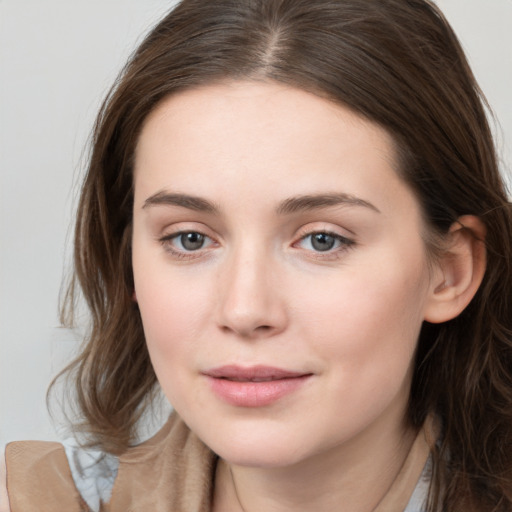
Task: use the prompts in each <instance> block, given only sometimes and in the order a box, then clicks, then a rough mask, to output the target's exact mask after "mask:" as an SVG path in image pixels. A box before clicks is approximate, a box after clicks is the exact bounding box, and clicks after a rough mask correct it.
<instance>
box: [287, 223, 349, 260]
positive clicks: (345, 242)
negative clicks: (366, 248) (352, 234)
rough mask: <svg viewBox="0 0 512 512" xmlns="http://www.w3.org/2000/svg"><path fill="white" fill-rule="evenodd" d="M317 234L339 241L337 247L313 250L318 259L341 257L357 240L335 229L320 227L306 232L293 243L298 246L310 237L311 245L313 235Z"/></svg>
mask: <svg viewBox="0 0 512 512" xmlns="http://www.w3.org/2000/svg"><path fill="white" fill-rule="evenodd" d="M315 235H326V236H329V237H332V238H333V239H334V241H335V243H336V242H337V243H338V246H337V247H333V248H331V249H328V250H326V251H318V250H316V251H315V250H314V249H312V250H311V253H312V254H314V257H315V258H317V259H323V260H332V259H337V258H340V257H341V256H342V255H343V254H344V253H345V252H346V251H347V250H349V249H350V248H352V247H353V246H354V245H355V241H354V240H352V239H350V238H347V237H345V236H343V235H340V234H338V233H335V232H333V231H329V230H325V229H320V230H315V231H310V232H308V233H306V234H305V235H303V236H301V237H300V239H299V240H298V242H295V243H294V244H293V245H294V246H297V245H299V244H300V243H302V242H304V241H306V240H307V239H308V238H309V239H310V245H312V244H313V241H312V240H313V237H314V236H315Z"/></svg>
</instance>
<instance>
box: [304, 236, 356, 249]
mask: <svg viewBox="0 0 512 512" xmlns="http://www.w3.org/2000/svg"><path fill="white" fill-rule="evenodd" d="M353 243H354V242H353V240H350V239H348V238H346V237H344V236H341V235H338V234H337V233H329V232H327V231H318V232H316V233H309V234H308V235H306V236H304V237H302V238H301V239H300V240H299V242H298V244H297V245H298V246H299V247H301V248H302V249H307V250H310V251H315V252H329V251H334V250H336V249H343V248H347V247H349V246H350V245H352V244H353Z"/></svg>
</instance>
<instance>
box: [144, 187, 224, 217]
mask: <svg viewBox="0 0 512 512" xmlns="http://www.w3.org/2000/svg"><path fill="white" fill-rule="evenodd" d="M157 205H164V206H181V207H182V208H187V209H189V210H194V211H197V212H205V213H218V212H219V208H218V207H217V206H215V205H214V204H213V203H211V202H210V201H208V200H207V199H203V198H202V197H197V196H190V195H187V194H173V193H169V192H165V191H161V192H157V193H156V194H153V195H152V196H150V197H148V198H147V199H146V200H145V201H144V204H143V205H142V208H148V207H149V206H157Z"/></svg>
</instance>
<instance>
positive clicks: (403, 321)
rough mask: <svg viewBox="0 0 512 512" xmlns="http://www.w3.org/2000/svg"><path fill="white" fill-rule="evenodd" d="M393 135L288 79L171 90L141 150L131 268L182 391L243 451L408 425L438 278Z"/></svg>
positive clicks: (227, 452) (182, 401)
mask: <svg viewBox="0 0 512 512" xmlns="http://www.w3.org/2000/svg"><path fill="white" fill-rule="evenodd" d="M395 167H396V161H395V155H394V147H393V142H392V139H391V137H390V136H389V135H388V134H387V132H386V131H384V130H383V129H381V128H379V127H378V126H376V125H375V124H372V123H370V122H368V121H366V120H364V119H363V118H361V117H359V116H358V115H356V114H354V113H352V112H351V111H350V110H348V109H346V108H343V107H341V106H338V105H335V104H333V103H331V102H329V101H327V100H324V99H321V98H319V97H317V96H315V95H312V94H310V93H306V92H304V91H301V90H297V89H294V88H289V87H285V86H282V85H277V84H273V83H253V82H231V83H225V84H220V85H211V86H205V87H202V88H197V89H194V90H189V91H186V92H182V93H179V94H176V95H175V96H173V97H170V98H168V99H167V100H165V101H164V102H163V103H162V104H161V105H160V106H159V107H158V108H157V109H156V110H155V111H154V112H153V113H152V114H151V115H150V116H149V118H148V119H147V121H146V123H145V126H144V128H143V130H142V133H141V136H140V140H139V143H138V147H137V151H136V165H135V178H134V179H135V203H134V224H133V270H134V277H135V289H136V296H137V301H138V304H139V307H140V312H141V315H142V320H143V324H144V331H145V335H146V339H147V344H148V348H149V352H150V355H151V359H152V362H153V365H154V368H155V372H156V374H157V377H158V380H159V382H160V384H161V386H162V388H163V390H164V392H165V393H166V395H167V397H168V399H169V401H170V402H171V403H172V404H173V406H174V407H175V409H176V410H177V411H178V412H179V413H180V415H181V417H182V418H183V419H184V420H185V422H186V423H187V424H188V425H189V427H190V428H191V429H192V430H193V431H194V432H195V433H196V434H197V435H198V436H199V437H200V438H201V439H202V440H203V441H204V442H205V443H206V444H207V445H209V446H210V447H211V448H212V449H213V450H214V451H215V452H216V453H218V454H219V455H220V456H221V457H223V458H225V459H226V460H228V461H231V462H233V463H237V464H245V465H253V466H284V465H287V464H293V463H296V462H299V461H302V460H305V459H307V458H308V457H313V456H315V455H321V454H324V453H329V452H330V451H332V450H349V449H350V448H351V447H355V446H368V443H370V444H371V442H373V441H375V439H376V438H377V437H378V436H381V435H383V433H384V432H396V431H397V430H398V429H401V428H403V427H404V424H405V411H406V407H407V400H408V395H409V388H410V382H411V373H412V365H413V357H414V352H415V347H416V341H417V338H418V334H419V330H420V327H421V324H422V321H423V319H424V316H425V314H426V311H427V309H428V307H429V298H430V296H431V294H432V285H431V283H430V279H429V272H428V265H427V256H426V250H425V246H424V242H423V240H422V237H421V233H422V230H423V225H422V218H421V214H420V208H419V205H418V202H417V200H416V199H415V197H414V195H413V193H412V192H411V191H410V189H409V188H408V187H407V185H406V184H405V183H404V182H403V181H402V180H401V179H400V178H399V177H398V175H397V172H396V169H395Z"/></svg>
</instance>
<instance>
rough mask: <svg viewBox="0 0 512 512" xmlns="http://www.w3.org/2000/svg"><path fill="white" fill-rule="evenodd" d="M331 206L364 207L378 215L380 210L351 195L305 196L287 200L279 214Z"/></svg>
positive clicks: (280, 206)
mask: <svg viewBox="0 0 512 512" xmlns="http://www.w3.org/2000/svg"><path fill="white" fill-rule="evenodd" d="M330 206H362V207H364V208H369V209H370V210H373V211H375V212H377V213H381V212H380V210H379V209H378V208H377V207H376V206H374V205H373V204H372V203H370V202H368V201H365V200H364V199H360V198H359V197H355V196H353V195H350V194H343V193H335V194H312V195H304V196H296V197H290V198H289V199H285V200H284V201H283V202H282V203H281V204H280V205H279V207H278V208H277V213H279V214H281V215H289V214H291V213H297V212H302V211H307V210H316V209H320V208H328V207H330Z"/></svg>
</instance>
